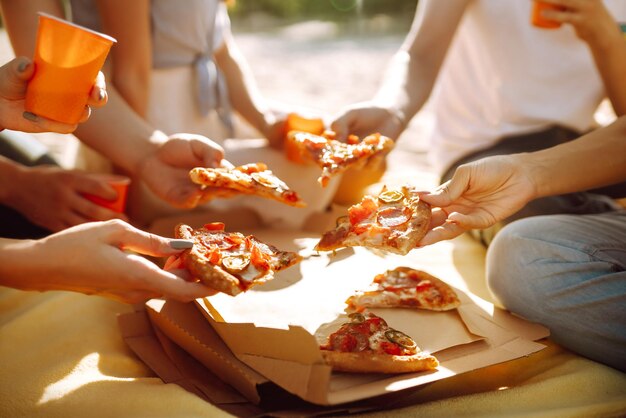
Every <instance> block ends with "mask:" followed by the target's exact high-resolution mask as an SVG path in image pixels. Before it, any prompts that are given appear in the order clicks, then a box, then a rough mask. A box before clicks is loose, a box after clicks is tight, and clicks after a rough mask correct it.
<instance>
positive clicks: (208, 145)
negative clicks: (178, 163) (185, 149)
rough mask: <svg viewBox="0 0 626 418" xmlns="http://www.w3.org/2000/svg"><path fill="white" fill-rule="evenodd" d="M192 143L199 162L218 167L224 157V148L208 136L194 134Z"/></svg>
mask: <svg viewBox="0 0 626 418" xmlns="http://www.w3.org/2000/svg"><path fill="white" fill-rule="evenodd" d="M190 145H191V151H192V153H193V155H194V157H195V158H196V159H197V161H199V164H204V165H205V166H206V167H217V166H218V165H219V164H220V162H221V161H222V159H224V149H223V148H222V147H221V146H219V145H218V144H217V143H215V142H213V141H211V140H210V139H208V138H206V137H203V136H200V135H194V138H193V139H192V140H191V142H190Z"/></svg>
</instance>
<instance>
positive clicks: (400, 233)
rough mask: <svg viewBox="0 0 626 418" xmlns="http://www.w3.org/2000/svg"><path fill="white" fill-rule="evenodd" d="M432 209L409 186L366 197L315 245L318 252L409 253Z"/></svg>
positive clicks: (420, 235) (339, 219)
mask: <svg viewBox="0 0 626 418" xmlns="http://www.w3.org/2000/svg"><path fill="white" fill-rule="evenodd" d="M430 216H431V208H430V205H429V204H428V203H426V202H423V201H422V200H420V198H419V196H418V195H417V194H416V193H415V191H414V190H413V189H412V188H410V187H407V186H403V187H400V188H397V189H387V186H383V188H382V190H381V192H380V193H379V194H378V196H371V195H367V196H365V197H364V198H363V199H362V200H361V202H359V203H357V204H356V205H353V206H351V207H350V208H349V209H348V215H347V216H341V217H339V218H338V219H337V224H336V226H335V228H334V229H332V230H330V231H327V232H325V233H324V234H323V235H322V238H321V239H320V241H319V242H318V244H317V245H316V246H315V249H316V250H318V251H334V250H336V249H338V248H342V247H359V246H360V247H369V248H373V249H377V250H381V251H387V252H392V253H396V254H401V255H406V254H407V253H408V252H409V251H411V250H412V249H413V248H415V246H416V245H417V243H418V242H419V241H420V240H421V239H422V238H423V237H424V235H426V232H427V231H428V226H429V222H430Z"/></svg>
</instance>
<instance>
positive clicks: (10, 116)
mask: <svg viewBox="0 0 626 418" xmlns="http://www.w3.org/2000/svg"><path fill="white" fill-rule="evenodd" d="M34 72H35V65H34V64H33V62H32V61H31V60H30V59H28V58H26V57H17V58H15V59H13V60H12V61H10V62H8V63H7V64H5V65H3V66H2V67H0V130H2V129H5V128H6V129H12V130H16V131H22V132H58V133H62V134H65V133H70V132H73V131H74V130H76V128H77V126H78V125H69V124H65V123H61V122H56V121H53V120H50V119H46V118H44V117H41V116H37V115H34V114H32V113H30V112H25V109H24V102H25V97H26V87H27V86H28V81H29V80H30V79H31V78H32V76H33V74H34ZM106 102H107V93H106V86H105V81H104V75H103V74H102V73H99V74H98V77H97V78H96V80H95V82H94V86H93V88H92V89H91V93H90V96H89V101H88V106H87V107H86V108H85V112H84V114H83V117H82V119H81V120H80V122H79V123H82V122H85V121H86V120H87V119H89V115H90V113H91V109H90V106H95V107H100V106H104V105H105V104H106Z"/></svg>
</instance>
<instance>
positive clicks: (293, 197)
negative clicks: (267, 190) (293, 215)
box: [283, 190, 299, 202]
mask: <svg viewBox="0 0 626 418" xmlns="http://www.w3.org/2000/svg"><path fill="white" fill-rule="evenodd" d="M283 197H284V198H285V199H286V200H288V201H289V202H297V201H298V200H299V198H298V194H297V193H296V192H294V191H293V190H287V191H284V192H283Z"/></svg>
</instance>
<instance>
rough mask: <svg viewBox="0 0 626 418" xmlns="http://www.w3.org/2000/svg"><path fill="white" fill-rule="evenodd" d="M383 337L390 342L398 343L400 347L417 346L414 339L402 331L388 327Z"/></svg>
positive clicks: (411, 347)
mask: <svg viewBox="0 0 626 418" xmlns="http://www.w3.org/2000/svg"><path fill="white" fill-rule="evenodd" d="M385 337H387V339H388V340H389V341H391V342H392V343H395V344H398V345H399V346H400V347H403V348H407V349H409V350H411V349H414V348H416V347H417V344H415V341H413V339H412V338H411V337H409V336H408V335H406V334H405V333H404V332H401V331H397V330H395V329H389V330H387V331H385Z"/></svg>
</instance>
